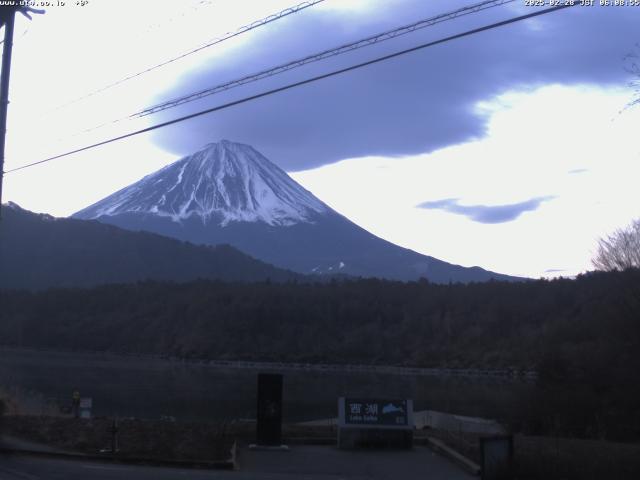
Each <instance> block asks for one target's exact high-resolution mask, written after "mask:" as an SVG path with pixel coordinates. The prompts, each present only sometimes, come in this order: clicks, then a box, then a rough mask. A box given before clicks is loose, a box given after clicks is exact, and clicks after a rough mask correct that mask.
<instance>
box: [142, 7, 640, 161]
mask: <svg viewBox="0 0 640 480" xmlns="http://www.w3.org/2000/svg"><path fill="white" fill-rule="evenodd" d="M462 3H469V2H460V1H452V0H447V1H433V2H428V3H427V2H424V1H422V0H404V1H400V0H395V1H389V2H387V3H384V2H382V3H381V5H384V10H383V12H382V13H381V14H380V15H379V16H378V17H375V16H374V17H367V19H366V20H365V21H362V22H361V21H360V20H358V21H354V18H353V14H350V15H346V14H343V15H340V16H339V15H337V14H335V13H331V14H329V13H327V12H323V11H321V10H314V9H313V8H311V9H308V10H307V11H305V12H304V13H300V14H296V15H292V16H291V17H288V18H287V19H285V20H281V21H278V22H275V23H274V24H272V26H270V27H263V28H260V29H258V30H257V31H256V32H255V33H254V34H252V35H253V37H252V41H251V42H250V43H249V44H248V46H247V47H244V48H239V49H237V50H235V51H233V52H232V53H230V54H229V55H225V56H224V57H222V58H219V59H216V61H215V62H212V63H211V65H208V66H206V67H202V68H201V69H200V70H198V71H191V72H188V73H187V74H185V75H184V77H183V78H181V79H178V81H177V83H176V85H175V86H174V87H173V88H172V89H171V90H169V91H166V92H164V94H163V95H162V98H158V101H162V100H165V99H168V98H174V97H176V96H179V95H182V94H186V93H189V92H193V91H196V90H199V89H202V88H206V87H209V86H212V85H217V84H219V83H222V82H224V81H227V80H230V79H234V78H238V77H241V76H243V75H247V74H250V73H252V72H256V71H259V70H260V69H263V68H265V67H268V66H273V65H277V64H280V63H283V62H286V61H289V60H292V59H295V58H299V57H303V56H305V55H308V54H310V53H313V52H316V51H320V50H323V49H326V48H329V47H333V46H336V45H340V44H343V43H346V42H349V41H353V40H357V39H359V38H362V37H364V36H367V35H371V34H373V33H376V32H380V31H383V30H385V29H389V28H391V27H395V26H398V25H402V24H407V23H410V22H414V21H416V20H417V19H421V18H425V17H428V16H430V15H433V14H435V13H440V12H444V11H449V10H452V9H454V8H456V7H457V6H459V5H461V4H462ZM521 11H522V10H521ZM527 11H528V10H527ZM512 15H514V12H513V10H511V9H505V8H499V9H492V10H490V11H488V12H483V13H481V14H478V15H471V16H467V17H464V18H462V19H459V20H456V21H454V22H446V23H443V24H441V25H438V26H436V27H433V28H427V29H424V30H421V31H420V32H417V33H413V34H410V35H407V36H405V37H402V38H398V39H394V40H392V41H389V42H386V43H384V44H380V45H377V46H374V47H369V48H365V49H362V50H359V51H356V52H352V53H349V54H346V55H344V56H340V57H335V58H333V59H330V60H327V61H324V62H321V63H317V64H313V65H308V66H305V67H303V68H300V69H297V70H295V71H292V72H289V73H286V74H282V75H279V76H277V77H273V78H270V79H267V80H263V81H261V82H258V83H254V84H251V85H246V86H243V87H240V88H237V89H234V90H232V91H228V92H225V93H223V94H219V95H215V96H213V97H210V98H207V99H205V100H201V101H199V102H194V103H191V104H189V105H185V106H182V107H179V108H174V109H171V110H168V111H166V112H163V113H162V114H158V115H155V116H154V117H153V118H152V121H153V122H154V123H155V122H157V121H164V120H168V119H171V118H175V117H177V116H180V115H183V114H187V113H191V112H194V111H196V110H201V109H204V108H207V107H211V106H214V105H219V104H222V103H225V102H228V101H231V100H234V99H237V98H241V97H244V96H247V95H250V94H254V93H256V92H259V91H264V90H267V89H269V88H273V87H276V86H280V85H283V84H285V83H289V82H292V81H296V80H300V79H303V78H307V77H310V76H313V75H316V74H319V73H324V72H327V71H330V70H334V69H337V68H340V67H344V66H347V65H350V64H353V63H357V62H359V61H363V60H366V59H370V58H373V57H377V56H380V55H383V54H386V53H390V52H393V51H397V50H401V49H403V48H407V47H410V46H415V45H417V44H420V43H424V42H427V41H431V40H435V39H437V38H441V37H443V36H447V35H450V34H452V33H457V32H460V31H464V30H467V29H470V28H475V27H477V26H480V25H482V24H486V23H490V22H493V21H496V20H501V19H504V18H507V17H509V16H512ZM639 20H640V9H634V8H622V9H620V8H601V7H591V8H588V7H576V8H571V9H566V10H563V11H560V12H557V13H553V14H550V15H545V16H543V17H539V19H537V20H535V23H534V22H521V23H518V24H514V25H510V26H507V27H503V28H500V29H496V30H492V31H488V32H484V33H481V34H478V35H474V36H472V37H468V38H465V39H461V40H455V41H453V42H449V43H446V44H442V45H438V46H436V47H433V48H428V49H425V50H422V51H419V52H415V53H412V54H409V55H406V56H404V57H401V58H396V59H394V60H391V61H387V62H384V63H381V64H377V65H374V66H370V67H366V68H364V69H361V70H357V71H353V72H349V73H347V74H344V75H341V76H339V77H333V78H330V79H327V80H323V81H320V82H317V83H314V84H311V85H306V86H303V87H300V88H297V89H294V90H290V91H288V92H284V93H280V94H276V95H272V96H270V97H266V98H262V99H260V100H256V101H252V102H250V103H247V104H244V105H241V106H238V107H234V108H230V109H228V110H224V111H221V112H217V113H214V114H212V115H207V116H203V117H199V118H198V119H195V120H191V121H188V122H183V123H180V124H178V125H175V126H172V127H169V128H165V129H160V130H158V131H157V133H156V134H155V137H154V138H155V141H156V143H157V144H158V145H159V146H160V147H162V148H165V149H167V150H169V151H171V152H174V153H178V154H186V153H190V152H192V151H194V150H196V149H198V148H200V147H201V146H202V145H204V144H206V143H209V142H212V141H217V140H219V139H222V138H226V139H229V140H234V141H240V142H244V143H248V144H251V145H253V146H255V147H256V148H257V149H258V150H260V151H261V152H263V153H264V154H265V155H266V156H267V157H269V158H270V159H271V160H273V161H274V162H276V163H277V164H278V165H280V166H281V167H283V168H284V169H286V170H289V171H291V170H302V169H306V168H311V167H316V166H319V165H322V164H327V163H332V162H335V161H337V160H340V159H343V158H348V157H356V156H365V155H386V156H400V155H408V154H417V153H424V152H429V151H433V150H435V149H438V148H442V147H445V146H448V145H452V144H456V143H460V142H463V141H467V140H470V139H473V138H479V137H482V136H483V135H484V133H485V128H486V120H487V119H486V118H485V117H483V116H481V115H479V114H478V113H477V112H475V111H474V109H473V106H474V105H475V103H476V102H478V101H481V100H487V99H490V98H492V97H493V96H495V95H498V94H500V93H502V92H504V91H506V90H508V89H512V88H518V87H527V88H530V87H532V86H539V85H544V84H550V83H560V84H583V83H590V84H601V85H617V86H623V85H625V84H626V82H627V80H628V78H627V73H626V72H625V70H624V62H623V57H624V55H625V54H627V53H628V52H629V51H631V50H632V49H633V45H634V43H635V42H637V41H638V29H637V26H638V21H639ZM621 107H622V106H621ZM552 115H553V112H549V116H552ZM541 122H542V126H543V124H544V118H541Z"/></svg>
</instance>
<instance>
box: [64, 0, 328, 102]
mask: <svg viewBox="0 0 640 480" xmlns="http://www.w3.org/2000/svg"><path fill="white" fill-rule="evenodd" d="M324 1H325V0H309V1H306V2H302V3H299V4H298V5H295V6H293V7H288V8H286V9H284V10H282V11H280V12H277V13H273V14H271V15H269V16H267V17H265V18H262V19H260V20H255V21H253V22H251V23H250V24H248V25H244V26H242V27H240V28H238V29H237V30H236V31H234V32H227V33H225V34H224V35H222V36H221V37H217V38H215V39H213V40H210V41H208V42H207V43H205V44H204V45H200V46H199V47H196V48H193V49H191V50H189V51H186V52H184V53H182V54H180V55H178V56H176V57H172V58H170V59H169V60H166V61H164V62H161V63H157V64H155V65H153V66H151V67H148V68H145V69H143V70H140V71H138V72H136V73H132V74H130V75H127V76H126V77H124V78H122V79H120V80H117V81H115V82H112V83H109V84H108V85H105V86H104V87H101V88H99V89H97V90H94V91H92V92H90V93H88V94H86V95H83V96H81V97H79V98H76V99H75V100H72V101H70V102H67V103H65V104H64V105H61V106H60V107H58V108H64V107H67V106H69V105H73V104H75V103H77V102H80V101H82V100H85V99H87V98H90V97H92V96H94V95H98V94H100V93H102V92H105V91H107V90H109V89H111V88H113V87H116V86H118V85H121V84H123V83H124V82H127V81H129V80H133V79H134V78H138V77H140V76H142V75H144V74H145V73H149V72H152V71H154V70H156V69H158V68H161V67H164V66H166V65H169V64H171V63H173V62H177V61H178V60H182V59H183V58H186V57H188V56H190V55H193V54H195V53H198V52H200V51H202V50H204V49H205V48H209V47H213V46H215V45H218V44H220V43H222V42H224V41H226V40H230V39H232V38H235V37H237V36H238V35H242V34H243V33H247V32H250V31H251V30H254V29H256V28H259V27H262V26H264V25H268V24H269V23H271V22H275V21H276V20H279V19H281V18H284V17H287V16H289V15H292V14H294V13H297V12H300V11H302V10H304V9H305V8H309V7H312V6H314V5H317V4H318V3H321V2H324Z"/></svg>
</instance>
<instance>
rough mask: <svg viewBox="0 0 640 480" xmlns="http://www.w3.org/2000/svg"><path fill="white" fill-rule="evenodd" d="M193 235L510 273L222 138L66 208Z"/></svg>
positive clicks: (450, 277)
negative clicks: (366, 211) (335, 202)
mask: <svg viewBox="0 0 640 480" xmlns="http://www.w3.org/2000/svg"><path fill="white" fill-rule="evenodd" d="M73 217H75V218H78V219H84V220H98V221H100V222H103V223H109V224H113V225H116V226H118V227H121V228H125V229H129V230H143V231H150V232H154V233H158V234H160V235H165V236H168V237H173V238H177V239H180V240H185V241H189V242H192V243H196V244H207V245H217V244H230V245H233V246H235V247H236V248H238V249H240V250H242V251H244V252H245V253H248V254H249V255H251V256H253V257H255V258H258V259H260V260H263V261H266V262H269V263H272V264H274V265H276V266H278V267H283V268H287V269H290V270H294V271H297V272H300V273H306V274H313V273H315V274H345V275H352V276H363V277H380V278H389V279H396V280H415V279H418V278H420V277H424V278H427V279H428V280H431V281H434V282H470V281H486V280H489V279H497V280H515V278H514V277H509V276H506V275H501V274H497V273H493V272H489V271H487V270H484V269H482V268H480V267H471V268H466V267H462V266H459V265H452V264H450V263H447V262H444V261H441V260H438V259H436V258H433V257H430V256H426V255H422V254H419V253H416V252H414V251H412V250H408V249H405V248H402V247H399V246H397V245H394V244H392V243H390V242H387V241H386V240H383V239H381V238H378V237H376V236H375V235H373V234H371V233H369V232H367V231H366V230H364V229H362V228H361V227H359V226H358V225H356V224H354V223H353V222H351V221H350V220H348V219H347V218H345V217H344V216H342V215H340V214H339V213H337V212H336V211H334V210H333V209H331V208H330V207H329V206H328V205H326V204H325V203H323V202H322V201H321V200H319V199H318V198H317V197H315V196H314V195H313V194H311V193H310V192H309V191H307V190H305V189H304V188H303V187H302V186H301V185H299V184H298V183H296V182H295V181H294V180H293V179H292V178H291V177H289V176H288V175H287V174H286V173H285V172H284V171H282V170H281V169H280V168H279V167H278V166H276V165H275V164H273V163H272V162H271V161H269V160H268V159H267V158H266V157H264V156H263V155H262V154H260V153H259V152H258V151H257V150H255V149H254V148H253V147H251V146H249V145H244V144H240V143H234V142H230V141H227V140H222V141H220V142H219V143H212V144H209V145H207V146H205V147H204V148H203V149H202V150H200V151H198V152H196V153H194V154H192V155H189V156H187V157H185V158H182V159H181V160H178V161H177V162H175V163H173V164H171V165H168V166H166V167H164V168H162V169H161V170H158V171H157V172H155V173H152V174H150V175H148V176H146V177H144V178H143V179H141V180H139V181H138V182H136V183H134V184H132V185H130V186H128V187H126V188H124V189H122V190H120V191H118V192H116V193H114V194H112V195H110V196H108V197H106V198H104V199H103V200H100V201H99V202H97V203H95V204H94V205H91V206H89V207H87V208H85V209H83V210H81V211H79V212H77V213H75V214H74V215H73Z"/></svg>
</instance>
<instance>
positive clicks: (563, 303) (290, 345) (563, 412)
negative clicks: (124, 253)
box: [0, 269, 640, 440]
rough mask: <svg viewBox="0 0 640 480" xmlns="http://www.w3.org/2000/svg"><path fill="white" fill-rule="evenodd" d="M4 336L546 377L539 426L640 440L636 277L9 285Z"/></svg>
mask: <svg viewBox="0 0 640 480" xmlns="http://www.w3.org/2000/svg"><path fill="white" fill-rule="evenodd" d="M0 339H1V340H0V342H1V343H2V344H3V345H11V346H17V347H33V348H47V349H61V350H67V351H68V350H71V351H73V350H77V351H109V352H127V353H136V354H153V355H161V356H165V355H166V356H171V357H181V358H187V359H207V358H209V359H230V360H231V359H233V360H263V361H267V360H268V361H284V362H316V363H351V364H353V363H369V364H395V365H414V366H426V367H434V366H438V367H450V368H456V367H470V368H504V367H513V368H516V369H536V370H537V371H538V373H539V380H538V386H539V387H540V388H537V389H536V393H535V395H534V396H532V397H531V398H527V399H523V400H522V402H521V404H518V405H514V406H513V408H514V409H515V410H516V411H517V412H519V413H517V415H515V416H516V417H517V418H519V419H520V420H518V421H523V422H526V424H527V425H528V426H527V427H526V428H527V429H528V431H530V432H533V433H535V432H542V433H549V432H552V431H553V432H557V431H558V429H560V431H561V433H563V434H566V435H579V436H592V437H593V436H596V437H606V438H613V439H623V440H625V439H628V440H634V439H635V440H637V439H638V438H640V411H639V410H638V408H637V405H638V404H639V403H640V382H638V380H637V379H638V372H639V371H640V270H637V269H630V270H627V271H624V272H609V273H605V272H602V273H591V274H588V275H583V276H579V277H578V278H577V279H575V280H570V279H557V280H552V281H547V280H539V281H530V282H522V283H510V282H486V283H472V284H466V285H464V284H454V285H439V284H432V283H429V282H427V281H418V282H412V283H401V282H391V281H382V280H372V279H366V280H342V281H338V280H333V281H330V282H328V283H323V284H320V283H317V284H312V283H295V282H291V283H271V282H262V283H253V284H246V283H224V282H216V281H196V282H190V283H182V284H179V283H163V282H142V283H137V284H126V285H125V284H118V285H107V286H101V287H96V288H92V289H50V290H47V291H43V292H27V291H6V290H5V291H0ZM527 412H528V413H527ZM549 422H551V423H549ZM523 428H524V427H523Z"/></svg>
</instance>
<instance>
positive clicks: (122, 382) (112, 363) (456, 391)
mask: <svg viewBox="0 0 640 480" xmlns="http://www.w3.org/2000/svg"><path fill="white" fill-rule="evenodd" d="M259 371H261V370H258V369H238V368H221V367H214V366H209V365H202V364H195V363H193V364H190V363H187V362H180V361H171V360H160V359H153V358H144V357H142V358H139V357H127V356H118V355H107V354H84V353H83V354H76V353H61V352H42V351H31V350H14V349H0V388H1V389H2V390H4V391H5V392H10V393H11V392H14V395H15V396H17V397H19V398H20V399H21V401H22V402H23V403H25V404H27V403H30V408H31V410H33V409H34V408H35V409H36V410H37V408H40V407H38V405H41V404H43V403H44V402H43V401H49V402H51V403H57V404H58V405H70V403H71V395H72V392H73V391H74V390H78V391H79V392H80V394H81V396H83V397H91V398H93V414H94V415H96V416H110V415H119V416H121V417H138V418H159V417H161V416H164V415H166V416H173V417H175V418H176V419H178V420H222V419H242V418H255V409H256V383H257V374H258V373H259ZM269 372H273V370H269ZM281 373H283V375H284V407H283V410H284V411H283V414H284V419H285V421H304V420H315V419H321V418H330V417H335V416H337V413H336V410H337V406H336V405H337V399H338V397H340V396H351V397H360V398H362V397H365V398H411V399H413V400H414V408H415V410H422V409H432V410H439V411H445V412H452V413H457V414H462V415H471V416H484V417H489V418H497V419H502V418H505V416H508V415H507V412H509V411H510V409H512V408H513V405H515V404H517V403H518V402H517V401H518V399H520V398H522V397H523V396H526V395H527V393H528V392H530V391H531V389H532V388H534V387H533V386H532V385H530V384H526V383H522V382H518V381H511V380H505V379H502V380H501V379H495V378H477V379H476V378H459V377H446V376H408V375H393V374H378V373H361V372H358V373H356V372H349V373H336V372H319V371H283V372H281ZM31 413H37V411H36V412H33V411H32V412H31Z"/></svg>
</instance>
